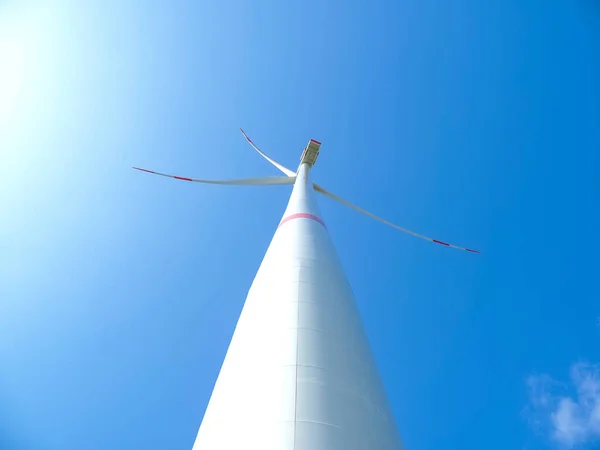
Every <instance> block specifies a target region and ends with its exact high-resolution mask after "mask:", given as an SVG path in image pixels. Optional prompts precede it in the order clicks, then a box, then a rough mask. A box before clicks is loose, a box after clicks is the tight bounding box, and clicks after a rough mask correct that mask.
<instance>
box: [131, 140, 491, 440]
mask: <svg viewBox="0 0 600 450" xmlns="http://www.w3.org/2000/svg"><path fill="white" fill-rule="evenodd" d="M240 131H242V134H243V135H244V137H245V138H246V140H247V141H248V143H250V145H251V146H252V147H253V148H254V149H255V150H256V151H257V152H258V153H259V154H260V155H261V156H263V157H264V158H265V159H266V160H267V161H269V162H270V163H271V164H272V165H274V166H275V167H277V168H278V169H279V170H280V171H281V172H282V173H283V174H284V175H285V176H279V177H262V178H245V179H236V180H205V179H197V178H188V177H180V176H175V175H168V174H164V173H159V172H154V171H151V170H146V169H140V168H137V167H134V169H137V170H142V171H144V172H148V173H152V174H155V175H161V176H165V177H170V178H175V179H177V180H183V181H189V182H196V183H210V184H224V185H238V186H240V185H246V186H258V185H281V184H293V190H292V195H291V197H290V200H289V202H288V205H287V208H286V210H285V213H284V214H283V217H282V219H281V221H280V222H279V227H278V228H277V231H276V232H275V235H274V236H273V239H272V241H271V244H270V245H269V248H268V250H267V253H266V254H265V256H264V259H263V261H262V263H261V265H260V268H259V269H258V272H257V274H256V277H255V278H254V281H253V283H252V286H251V287H250V290H249V292H248V296H247V298H246V302H245V304H244V307H243V309H242V313H241V315H240V318H239V320H238V323H237V325H236V328H235V332H234V334H233V337H232V339H231V343H230V345H229V348H228V350H227V354H226V356H225V360H224V362H223V365H222V367H221V370H220V373H219V376H218V378H217V381H216V384H215V386H214V389H213V392H212V395H211V398H210V401H209V404H208V407H207V409H206V412H205V414H204V418H203V420H202V423H201V425H200V429H199V431H198V434H197V436H196V440H195V443H194V446H193V450H241V449H252V450H254V449H256V450H400V449H403V448H404V447H403V444H402V441H401V438H400V434H399V433H398V430H397V427H396V423H395V420H394V417H393V414H392V412H391V408H390V405H389V403H388V400H387V398H386V395H385V391H384V388H383V384H382V382H381V379H380V376H379V373H378V371H377V368H376V365H375V361H374V359H373V356H372V354H371V350H370V347H369V344H368V342H367V338H366V335H365V332H364V330H363V326H362V323H361V320H360V317H359V314H358V311H357V308H356V304H355V300H354V294H353V292H352V289H351V287H350V285H349V283H348V280H347V278H346V276H345V274H344V271H343V269H342V267H341V264H340V261H339V259H338V256H337V253H336V251H335V248H334V246H333V244H332V242H331V239H330V237H329V233H328V231H327V227H326V226H325V222H324V221H323V219H322V218H321V214H320V212H319V208H318V205H317V202H316V198H315V195H314V194H313V192H314V191H316V192H318V193H320V194H323V195H325V196H326V197H329V198H331V199H333V200H335V201H337V202H340V203H342V204H344V205H346V206H349V207H350V208H352V209H355V210H356V211H358V212H360V213H362V214H366V215H367V216H369V217H372V218H374V219H376V220H379V221H380V222H383V223H385V224H387V225H389V226H392V227H394V228H397V229H399V230H401V231H404V232H406V233H409V234H412V235H413V236H416V237H419V238H421V239H425V240H428V241H430V242H433V243H436V244H439V245H443V246H445V247H451V248H456V249H459V250H464V251H467V252H471V253H479V252H477V251H476V250H472V249H468V248H464V247H460V246H457V245H452V244H449V243H446V242H443V241H440V240H437V239H433V238H429V237H426V236H423V235H421V234H418V233H415V232H413V231H410V230H407V229H405V228H402V227H399V226H398V225H395V224H393V223H391V222H388V221H387V220H384V219H382V218H380V217H377V216H375V215H374V214H371V213H370V212H367V211H365V210H364V209H362V208H359V207H358V206H355V205H353V204H352V203H350V202H348V201H347V200H344V199H342V198H340V197H338V196H337V195H335V194H332V193H331V192H329V191H327V190H326V189H324V188H323V187H321V186H320V185H318V184H316V183H313V182H311V180H310V169H311V168H312V167H313V166H314V164H315V162H316V160H317V157H318V155H319V150H320V147H321V143H320V142H318V141H315V140H314V139H311V140H310V141H309V143H308V145H307V146H306V148H305V149H304V152H303V153H302V157H301V159H300V166H299V167H298V170H297V171H296V172H294V171H293V170H290V169H288V168H287V167H285V166H283V165H282V164H280V163H278V162H277V161H275V160H273V159H272V158H270V157H269V156H267V155H266V154H265V153H263V152H262V151H261V150H260V149H259V148H258V147H257V146H256V145H255V144H254V142H252V141H251V140H250V138H248V136H246V134H245V133H244V131H243V130H241V129H240Z"/></svg>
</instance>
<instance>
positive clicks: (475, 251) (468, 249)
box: [465, 248, 481, 253]
mask: <svg viewBox="0 0 600 450" xmlns="http://www.w3.org/2000/svg"><path fill="white" fill-rule="evenodd" d="M465 250H466V251H468V252H471V253H481V252H478V251H477V250H471V249H470V248H465Z"/></svg>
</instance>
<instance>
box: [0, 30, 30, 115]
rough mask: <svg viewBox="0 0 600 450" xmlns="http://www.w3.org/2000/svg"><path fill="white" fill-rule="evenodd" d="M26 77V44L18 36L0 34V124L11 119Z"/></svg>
mask: <svg viewBox="0 0 600 450" xmlns="http://www.w3.org/2000/svg"><path fill="white" fill-rule="evenodd" d="M24 77H25V45H24V42H22V41H19V39H18V36H0V125H4V124H5V122H7V121H8V120H9V119H10V116H11V113H12V112H13V111H14V109H15V107H16V106H17V103H18V100H19V94H20V92H21V88H22V86H23V82H24Z"/></svg>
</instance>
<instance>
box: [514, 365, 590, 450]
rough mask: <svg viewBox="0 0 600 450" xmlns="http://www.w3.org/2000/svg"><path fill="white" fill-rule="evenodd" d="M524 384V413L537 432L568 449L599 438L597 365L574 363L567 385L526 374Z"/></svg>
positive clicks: (541, 376)
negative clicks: (527, 403)
mask: <svg viewBox="0 0 600 450" xmlns="http://www.w3.org/2000/svg"><path fill="white" fill-rule="evenodd" d="M527 386H528V388H529V405H528V406H527V408H526V410H525V412H526V413H527V416H528V418H529V421H530V424H531V425H532V427H533V428H534V429H535V430H536V431H538V432H543V433H547V434H548V435H549V437H550V439H552V440H553V441H555V442H556V443H558V444H559V445H561V446H564V447H567V448H574V447H577V446H583V445H585V444H591V443H593V442H597V441H600V365H592V364H588V363H577V364H574V365H573V366H572V367H571V383H570V384H569V385H568V386H567V385H562V384H560V383H558V382H556V381H554V380H553V379H552V378H551V377H549V376H548V375H534V376H531V377H529V378H528V379H527ZM565 390H567V391H571V392H572V393H571V394H567V393H565V392H562V393H561V392H560V391H565Z"/></svg>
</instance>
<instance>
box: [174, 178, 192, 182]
mask: <svg viewBox="0 0 600 450" xmlns="http://www.w3.org/2000/svg"><path fill="white" fill-rule="evenodd" d="M173 178H175V179H177V180H183V181H192V179H191V178H185V177H173Z"/></svg>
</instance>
